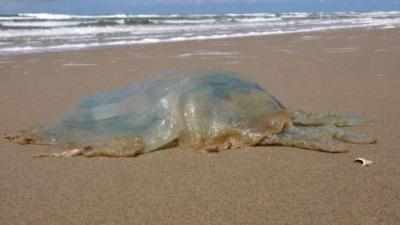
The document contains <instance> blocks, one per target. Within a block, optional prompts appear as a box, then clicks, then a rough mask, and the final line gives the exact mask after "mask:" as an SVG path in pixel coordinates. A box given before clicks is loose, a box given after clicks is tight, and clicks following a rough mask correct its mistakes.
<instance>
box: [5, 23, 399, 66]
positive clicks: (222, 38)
mask: <svg viewBox="0 0 400 225" xmlns="http://www.w3.org/2000/svg"><path fill="white" fill-rule="evenodd" d="M371 29H372V30H374V29H378V30H379V29H382V30H384V29H395V30H398V29H400V28H399V27H389V28H385V27H381V26H378V25H376V26H365V27H342V28H337V27H335V28H320V29H318V28H312V29H309V30H307V29H306V30H297V31H285V32H282V31H276V32H263V33H257V34H243V35H242V34H237V36H235V35H233V36H224V35H222V36H221V37H212V36H208V37H204V38H193V39H185V40H183V39H182V40H180V39H179V38H172V39H171V40H170V39H167V40H163V41H161V40H160V41H157V42H148V43H147V42H143V43H139V42H138V43H131V44H128V43H127V44H110V45H99V46H91V47H83V48H79V47H78V48H76V49H72V48H70V49H68V48H66V49H62V50H42V51H31V50H29V51H28V52H18V53H9V54H0V60H1V58H4V57H5V58H7V57H13V56H20V55H32V54H33V55H34V54H46V53H63V52H76V51H91V50H102V49H103V50H107V49H112V48H116V49H118V48H120V49H123V48H127V47H135V46H148V45H163V44H174V43H182V42H189V43H191V42H194V43H195V42H202V41H218V40H231V39H232V40H235V39H239V40H240V39H242V38H263V37H269V36H272V37H273V36H285V35H303V34H308V33H310V34H311V35H312V34H313V33H320V32H322V33H324V32H340V31H343V32H345V31H350V32H351V31H357V30H359V31H362V30H371ZM88 45H91V44H88Z"/></svg>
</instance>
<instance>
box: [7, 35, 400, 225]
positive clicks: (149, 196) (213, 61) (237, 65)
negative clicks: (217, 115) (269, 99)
mask: <svg viewBox="0 0 400 225" xmlns="http://www.w3.org/2000/svg"><path fill="white" fill-rule="evenodd" d="M399 59H400V29H355V30H341V31H329V32H317V33H298V34H289V35H277V36H264V37H248V38H235V39H223V40H222V39H221V40H209V41H194V42H181V43H168V44H155V45H141V46H127V47H115V48H104V49H93V50H82V51H71V52H62V53H43V54H28V55H16V56H1V57H0V132H1V133H3V132H7V131H15V130H18V129H21V128H25V127H29V126H30V125H33V124H35V123H38V122H51V121H54V120H56V119H58V118H59V117H60V116H61V115H62V113H63V112H64V111H65V110H66V109H67V108H68V107H69V105H70V104H72V103H73V102H75V101H76V100H78V99H79V98H80V97H83V96H85V95H87V94H89V93H91V92H94V91H100V90H109V89H113V88H115V87H119V86H121V85H126V84H130V83H132V82H135V81H138V80H142V79H145V78H147V77H148V76H150V75H152V74H155V73H158V72H160V71H164V70H167V69H174V68H201V69H207V68H214V69H223V70H230V71H236V72H239V73H242V74H244V75H246V76H248V77H249V78H251V79H253V80H255V81H257V82H259V83H260V84H261V85H262V86H264V87H266V88H267V90H268V91H269V92H270V93H272V94H274V95H276V96H277V97H278V98H280V99H281V100H282V102H283V103H284V104H285V105H286V106H288V107H289V108H302V109H305V110H308V111H331V112H354V113H359V114H361V115H365V116H368V117H371V118H374V119H375V120H376V121H377V123H376V125H374V126H371V127H366V128H360V129H361V130H364V131H368V132H370V133H372V134H374V135H376V136H377V137H378V139H379V143H377V144H375V145H349V146H348V148H349V150H350V152H349V153H346V154H328V153H320V152H313V151H308V150H301V149H295V148H288V147H254V148H246V149H241V150H231V151H225V152H222V153H217V154H215V153H209V154H200V153H193V152H190V151H182V150H179V149H176V148H175V149H167V150H163V151H158V152H155V153H150V154H145V155H142V156H139V157H136V158H119V159H115V158H84V157H75V158H40V159H38V158H34V157H33V156H34V155H37V154H39V153H43V152H46V151H47V148H46V147H44V146H17V145H14V144H12V143H9V142H7V141H6V140H3V139H1V140H0V224H4V225H6V224H41V225H42V224H59V225H60V224H68V225H71V224H175V225H176V224H182V225H184V224H185V225H186V224H218V225H221V224H253V225H254V224H316V225H317V224H318V225H319V224H363V225H367V224H400V188H399V187H400V166H399V158H400V141H399V140H400V132H399V127H400V113H399V112H400V61H399ZM356 157H364V158H366V159H369V160H372V161H374V163H373V164H372V165H371V166H369V167H362V166H360V165H359V164H356V163H353V159H354V158H356Z"/></svg>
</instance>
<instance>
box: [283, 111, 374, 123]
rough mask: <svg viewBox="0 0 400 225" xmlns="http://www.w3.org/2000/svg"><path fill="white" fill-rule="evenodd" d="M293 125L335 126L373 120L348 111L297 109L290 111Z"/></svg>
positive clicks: (371, 121)
mask: <svg viewBox="0 0 400 225" xmlns="http://www.w3.org/2000/svg"><path fill="white" fill-rule="evenodd" d="M290 116H291V118H292V120H293V124H294V125H299V126H321V125H335V126H337V127H348V126H363V125H369V124H371V123H373V120H371V119H368V118H365V117H362V116H359V115H355V114H350V113H315V112H311V113H310V112H304V111H302V110H297V111H293V112H290Z"/></svg>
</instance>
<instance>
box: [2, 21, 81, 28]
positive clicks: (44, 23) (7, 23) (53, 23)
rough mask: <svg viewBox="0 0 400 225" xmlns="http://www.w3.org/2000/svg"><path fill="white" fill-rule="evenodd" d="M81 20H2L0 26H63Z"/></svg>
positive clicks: (71, 24) (74, 23)
mask: <svg viewBox="0 0 400 225" xmlns="http://www.w3.org/2000/svg"><path fill="white" fill-rule="evenodd" d="M80 23H81V22H79V21H75V22H74V21H31V22H15V21H4V22H0V25H2V26H9V27H65V26H76V25H79V24H80Z"/></svg>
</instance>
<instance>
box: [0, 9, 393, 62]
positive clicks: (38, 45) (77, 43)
mask: <svg viewBox="0 0 400 225" xmlns="http://www.w3.org/2000/svg"><path fill="white" fill-rule="evenodd" d="M361 27H380V28H387V29H389V28H396V27H400V11H390V12H363V13H359V12H335V13H253V14H202V15H131V14H114V15H61V14H47V13H35V14H34V13H25V14H17V15H0V55H9V54H22V53H31V52H46V51H65V50H74V49H84V48H93V47H103V46H117V45H133V44H146V43H160V42H176V41H185V40H206V39H221V38H230V37H245V36H259V35H272V34H284V33H295V32H309V31H321V30H331V29H344V28H361Z"/></svg>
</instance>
